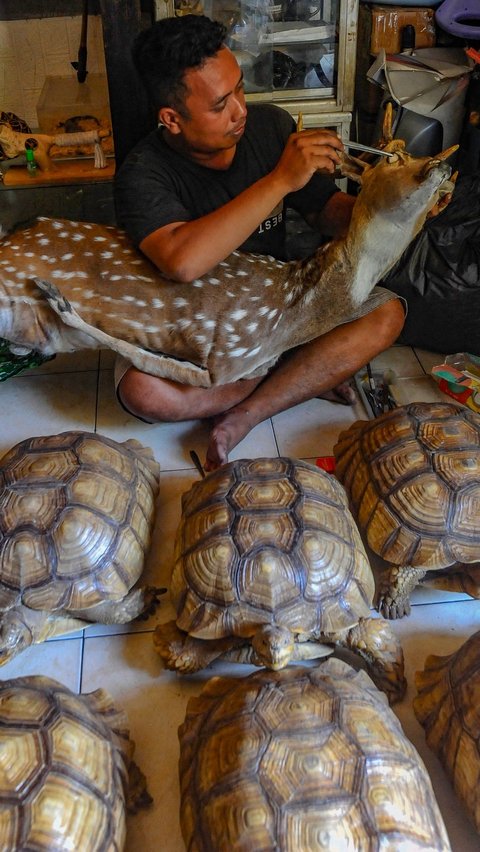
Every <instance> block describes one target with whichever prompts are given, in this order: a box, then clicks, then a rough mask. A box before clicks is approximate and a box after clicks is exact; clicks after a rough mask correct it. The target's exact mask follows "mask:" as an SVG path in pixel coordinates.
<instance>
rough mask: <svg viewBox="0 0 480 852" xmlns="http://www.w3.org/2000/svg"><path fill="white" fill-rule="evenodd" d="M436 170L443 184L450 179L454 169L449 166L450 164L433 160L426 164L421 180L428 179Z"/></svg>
mask: <svg viewBox="0 0 480 852" xmlns="http://www.w3.org/2000/svg"><path fill="white" fill-rule="evenodd" d="M434 169H435V171H436V172H437V174H438V177H439V178H440V179H441V180H442V182H443V181H444V180H448V178H449V177H450V175H451V174H452V168H451V166H449V165H448V163H445V162H442V161H441V160H439V159H437V158H435V159H432V160H428V162H427V163H425V165H424V167H423V169H422V171H421V173H420V177H421V179H424V178H426V177H428V175H429V174H430V172H432V171H433V170H434Z"/></svg>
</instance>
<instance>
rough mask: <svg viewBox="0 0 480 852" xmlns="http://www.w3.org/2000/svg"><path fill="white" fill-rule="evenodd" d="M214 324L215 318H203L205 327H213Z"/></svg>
mask: <svg viewBox="0 0 480 852" xmlns="http://www.w3.org/2000/svg"><path fill="white" fill-rule="evenodd" d="M216 324H217V323H216V322H215V320H205V328H215V326H216Z"/></svg>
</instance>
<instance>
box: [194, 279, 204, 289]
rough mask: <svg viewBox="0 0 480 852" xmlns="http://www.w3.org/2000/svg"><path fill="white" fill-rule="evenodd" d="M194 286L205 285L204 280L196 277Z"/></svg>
mask: <svg viewBox="0 0 480 852" xmlns="http://www.w3.org/2000/svg"><path fill="white" fill-rule="evenodd" d="M192 283H193V286H194V287H198V288H201V287H203V281H201V280H200V278H196V279H195V281H193V282H192Z"/></svg>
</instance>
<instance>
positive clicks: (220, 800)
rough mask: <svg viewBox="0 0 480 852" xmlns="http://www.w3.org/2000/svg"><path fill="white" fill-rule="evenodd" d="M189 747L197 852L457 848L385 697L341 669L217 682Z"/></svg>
mask: <svg viewBox="0 0 480 852" xmlns="http://www.w3.org/2000/svg"><path fill="white" fill-rule="evenodd" d="M179 739H180V762H179V770H180V784H181V811H180V819H181V826H182V833H183V837H184V840H185V845H186V848H187V850H189V852H193V850H195V852H207V850H212V849H236V850H237V849H238V850H251V849H262V850H269V852H270V850H272V852H273V850H279V849H281V850H283V852H299V850H313V849H328V850H333V851H334V852H336V850H340V849H358V850H360V849H362V850H367V849H387V848H388V849H393V848H395V849H400V848H402V849H403V848H405V849H406V848H408V849H435V850H437V852H440V850H449V849H450V845H449V842H448V838H447V835H446V831H445V826H444V824H443V820H442V817H441V814H440V811H439V808H438V805H437V803H436V800H435V796H434V793H433V790H432V786H431V783H430V779H429V777H428V774H427V771H426V769H425V767H424V765H423V763H422V761H421V759H420V757H419V755H418V753H417V752H416V750H415V748H414V746H413V745H412V744H411V743H410V742H409V741H408V740H407V738H406V736H405V735H404V733H403V731H402V728H401V725H400V722H399V721H398V719H397V717H396V716H395V715H394V713H393V712H392V711H391V710H390V709H389V707H388V705H387V701H386V698H385V696H384V695H383V694H382V693H381V692H379V691H378V690H377V689H376V687H375V686H374V685H373V683H372V681H371V680H370V678H369V677H368V675H367V674H366V673H365V672H363V671H361V672H356V671H354V670H353V669H352V668H351V667H350V666H348V665H347V664H346V663H344V662H342V661H340V660H334V659H333V658H330V659H329V660H328V661H327V662H325V663H323V664H322V665H320V666H318V667H315V668H303V667H297V666H296V667H292V668H288V669H284V670H283V671H281V672H270V671H268V670H265V669H263V670H260V671H258V672H256V673H255V674H253V675H250V676H249V677H248V678H242V679H241V680H240V679H235V678H226V677H215V678H212V679H211V680H210V681H209V682H208V683H207V685H206V686H205V687H204V689H203V691H202V692H201V694H200V696H199V697H198V698H193V699H190V701H189V703H188V705H187V712H186V717H185V721H184V723H183V725H182V726H181V727H180V729H179Z"/></svg>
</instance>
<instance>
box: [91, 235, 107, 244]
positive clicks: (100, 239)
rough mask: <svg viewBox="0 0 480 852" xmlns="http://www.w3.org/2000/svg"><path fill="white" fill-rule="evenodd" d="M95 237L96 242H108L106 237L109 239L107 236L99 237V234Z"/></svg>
mask: <svg viewBox="0 0 480 852" xmlns="http://www.w3.org/2000/svg"><path fill="white" fill-rule="evenodd" d="M93 239H94V241H95V242H96V243H104V242H106V239H107V238H106V237H98V236H97V237H94V238H93Z"/></svg>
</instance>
